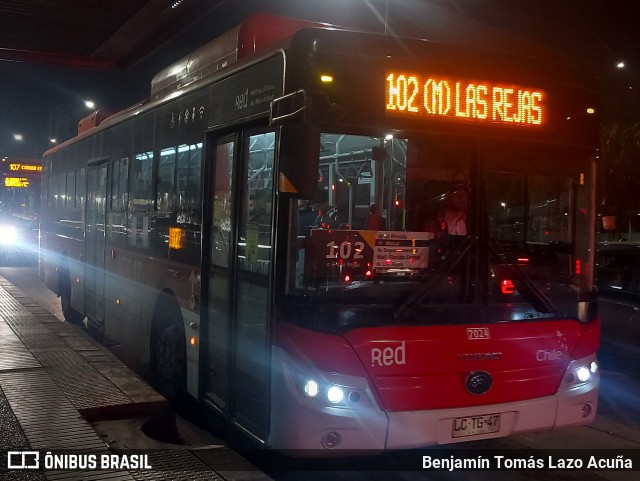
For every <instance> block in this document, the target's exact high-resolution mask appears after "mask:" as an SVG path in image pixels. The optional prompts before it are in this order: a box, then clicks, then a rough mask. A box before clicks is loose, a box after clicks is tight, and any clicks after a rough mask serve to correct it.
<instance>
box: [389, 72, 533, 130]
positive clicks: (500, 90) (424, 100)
mask: <svg viewBox="0 0 640 481" xmlns="http://www.w3.org/2000/svg"><path fill="white" fill-rule="evenodd" d="M385 75H386V88H385V103H386V106H385V111H386V113H387V114H389V115H399V116H403V117H432V118H441V119H443V120H461V121H468V122H471V123H476V124H478V123H488V124H502V125H521V126H539V125H542V124H543V122H544V110H545V105H544V100H545V95H544V92H543V91H541V90H536V89H531V88H525V87H520V86H517V85H512V84H500V83H493V82H483V81H470V80H465V79H454V78H450V77H442V76H436V75H433V76H430V75H426V74H419V73H413V72H403V71H387V72H386V73H385Z"/></svg>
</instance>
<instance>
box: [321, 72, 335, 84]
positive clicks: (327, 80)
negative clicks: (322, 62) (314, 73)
mask: <svg viewBox="0 0 640 481" xmlns="http://www.w3.org/2000/svg"><path fill="white" fill-rule="evenodd" d="M320 82H322V83H323V84H330V83H332V82H333V75H327V74H323V75H320Z"/></svg>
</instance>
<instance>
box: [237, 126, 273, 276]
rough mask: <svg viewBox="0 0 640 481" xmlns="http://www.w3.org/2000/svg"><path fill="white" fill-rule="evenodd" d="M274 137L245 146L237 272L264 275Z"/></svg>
mask: <svg viewBox="0 0 640 481" xmlns="http://www.w3.org/2000/svg"><path fill="white" fill-rule="evenodd" d="M274 146H275V133H274V132H266V133H261V134H256V135H251V136H249V137H248V138H247V142H246V143H245V159H246V163H247V170H246V183H247V184H246V187H245V188H243V190H242V192H243V199H242V212H241V213H240V222H239V226H238V227H239V232H240V239H239V241H238V242H239V243H238V263H239V266H240V268H241V269H244V270H247V271H250V272H255V273H262V274H266V273H267V272H268V270H269V262H270V259H271V224H272V222H273V205H272V201H273V159H274Z"/></svg>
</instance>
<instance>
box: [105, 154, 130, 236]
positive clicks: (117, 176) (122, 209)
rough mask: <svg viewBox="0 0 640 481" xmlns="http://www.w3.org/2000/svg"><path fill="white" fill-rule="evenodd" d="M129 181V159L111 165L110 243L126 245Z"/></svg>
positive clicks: (108, 231) (116, 161)
mask: <svg viewBox="0 0 640 481" xmlns="http://www.w3.org/2000/svg"><path fill="white" fill-rule="evenodd" d="M128 179H129V159H128V158H127V157H125V158H122V159H118V160H114V161H113V162H112V164H111V201H110V205H109V214H108V215H109V224H108V226H107V238H108V240H109V242H114V243H118V244H125V243H126V227H125V224H126V220H127V219H126V213H127V210H126V209H127V195H128V193H127V192H128Z"/></svg>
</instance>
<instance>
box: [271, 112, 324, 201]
mask: <svg viewBox="0 0 640 481" xmlns="http://www.w3.org/2000/svg"><path fill="white" fill-rule="evenodd" d="M278 156H279V166H280V173H279V177H278V190H279V191H280V193H281V194H288V195H291V196H292V197H297V198H302V199H311V198H313V197H314V196H315V194H316V191H317V189H318V168H319V156H320V131H319V129H317V128H315V127H310V126H309V125H300V124H295V125H294V124H291V125H288V124H285V125H282V126H281V127H280V136H279V140H278Z"/></svg>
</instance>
